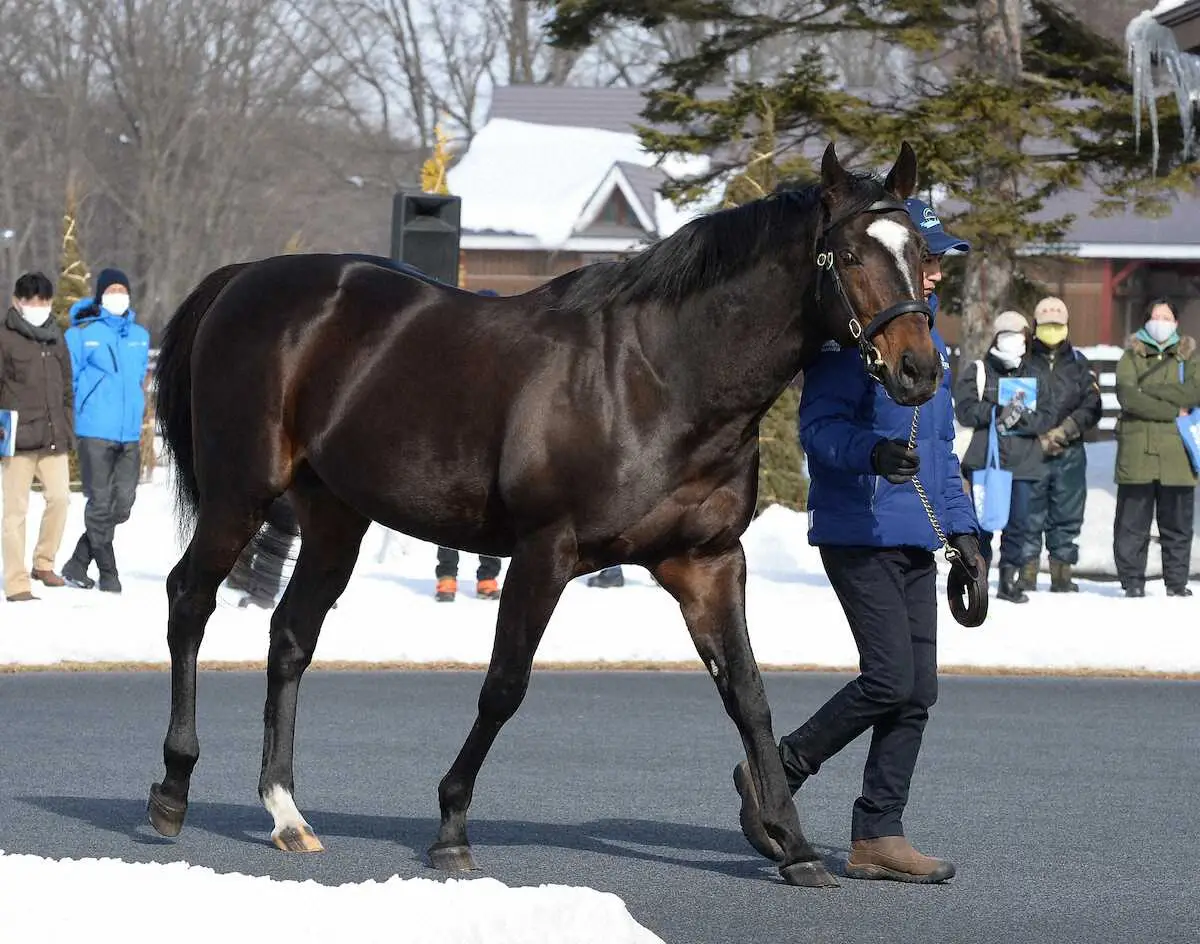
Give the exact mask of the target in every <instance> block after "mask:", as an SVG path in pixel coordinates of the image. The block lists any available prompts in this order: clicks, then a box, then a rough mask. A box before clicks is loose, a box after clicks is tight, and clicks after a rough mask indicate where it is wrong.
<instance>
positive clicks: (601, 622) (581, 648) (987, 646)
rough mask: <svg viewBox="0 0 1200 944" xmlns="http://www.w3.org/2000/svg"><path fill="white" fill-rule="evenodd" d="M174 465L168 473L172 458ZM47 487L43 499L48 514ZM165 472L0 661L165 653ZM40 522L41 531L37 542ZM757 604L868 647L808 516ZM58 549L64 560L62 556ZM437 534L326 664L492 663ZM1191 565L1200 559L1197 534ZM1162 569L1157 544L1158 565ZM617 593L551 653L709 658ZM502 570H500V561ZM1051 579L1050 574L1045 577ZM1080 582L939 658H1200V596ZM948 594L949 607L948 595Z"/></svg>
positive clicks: (755, 617) (396, 560) (1095, 509)
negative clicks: (442, 577) (95, 582)
mask: <svg viewBox="0 0 1200 944" xmlns="http://www.w3.org/2000/svg"><path fill="white" fill-rule="evenodd" d="M1114 449H1115V447H1114V446H1113V445H1112V444H1095V445H1090V446H1089V447H1088V452H1089V484H1090V490H1089V496H1088V507H1087V517H1086V521H1085V529H1084V534H1083V538H1082V540H1081V542H1080V543H1081V550H1082V559H1081V561H1080V569H1081V570H1083V571H1086V572H1088V573H1092V574H1097V575H1110V576H1111V575H1112V574H1113V562H1112V520H1113V513H1114V509H1115V488H1114V486H1113V485H1112V482H1111V480H1112V468H1113V459H1114ZM160 471H161V470H160ZM41 509H42V505H41V501H40V499H39V498H38V497H37V496H35V497H34V499H33V500H32V502H31V505H30V514H31V517H32V520H33V521H34V522H36V521H38V520H39V519H40V515H41ZM170 509H171V496H170V492H169V489H168V488H167V484H166V481H165V476H163V477H162V478H161V479H160V480H157V481H156V482H155V483H153V484H151V485H146V486H143V487H142V488H141V489H139V492H138V499H137V503H136V505H135V506H134V509H133V517H132V519H131V520H130V522H129V523H128V524H126V525H123V526H122V527H121V528H119V529H118V532H117V541H116V545H117V554H118V559H119V561H120V563H121V579H122V582H123V583H124V585H125V592H124V593H123V594H122V595H120V596H110V595H108V594H102V593H100V592H99V591H96V590H93V591H82V590H76V589H73V588H70V587H66V588H62V589H53V590H51V589H45V588H42V587H41V586H40V585H35V593H37V594H38V595H39V596H40V597H41V598H42V599H41V600H40V601H39V602H36V603H21V604H12V603H4V604H2V606H3V616H2V617H0V666H2V665H4V664H8V663H20V664H54V663H58V662H63V661H66V662H85V663H94V662H154V663H165V662H167V661H168V660H169V655H168V652H167V645H166V638H165V627H166V593H165V591H164V589H163V581H164V578H165V576H166V574H167V572H168V571H169V570H170V568H171V567H172V566H173V565H174V563H175V561H176V559H177V558H178V554H179V550H178V547H177V546H176V543H175V528H174V522H173V521H172V520H171V517H170ZM82 515H83V500H82V498H77V499H76V500H75V501H74V502H73V504H72V508H71V518H70V523H69V525H68V528H67V535H66V539H65V540H64V551H63V553H64V555H65V554H66V553H68V552H69V549H70V548H71V547H73V546H74V543H75V539H76V537H77V536H78V534H79V531H80V529H81V526H82ZM34 538H35V535H34V533H33V531H32V529H31V531H30V533H29V535H28V540H29V544H30V548H31V549H32V545H33V542H34ZM745 545H746V551H747V555H748V559H749V573H750V576H749V581H748V587H747V608H748V612H749V624H750V633H751V640H752V643H753V645H754V650H755V654H756V656H757V658H758V660H759V662H760V664H762V665H766V666H794V665H810V666H826V667H846V666H852V665H854V664H856V662H857V654H856V652H855V649H854V644H853V641H852V639H851V637H850V633H849V631H848V630H847V628H846V625H845V620H844V618H843V616H842V612H841V609H840V607H839V606H838V603H837V600H836V598H835V597H834V594H833V592H832V590H830V589H829V587H828V584H827V583H826V581H825V578H824V574H823V573H822V570H821V566H820V560H819V558H818V556H817V554H816V552H815V551H814V549H812V548H810V547H809V546H808V544H807V541H806V538H805V519H804V517H803V516H802V515H797V514H795V513H792V512H789V511H787V510H785V509H783V508H779V507H775V508H772V509H769V510H768V511H767V512H766V513H765V514H764V515H762V516H760V517H759V518H758V519H757V520H756V521H755V522H754V523H753V524H752V525H751V527H750V529H749V531H748V532H747V534H746V536H745ZM60 562H61V561H60ZM434 564H435V549H434V548H433V547H432V546H430V545H428V544H424V543H422V542H419V541H415V540H412V539H409V538H407V537H404V536H400V535H390V536H389V534H388V532H385V531H384V530H383V529H382V528H379V527H373V528H372V529H371V530H370V531H369V532H368V534H367V537H366V539H365V541H364V542H363V548H362V553H361V556H360V558H359V565H358V569H357V570H356V572H355V574H354V577H353V579H352V580H351V582H350V586H349V587H348V588H347V590H346V593H345V594H344V595H343V597H342V600H341V601H340V603H339V606H338V608H337V609H336V610H333V611H332V612H331V613H330V614H329V617H328V619H327V620H326V622H325V627H324V630H323V632H322V635H321V640H320V644H319V645H318V647H317V653H316V661H317V663H318V664H319V663H321V662H340V661H354V662H360V661H361V662H367V663H407V662H411V663H446V662H451V663H470V664H483V663H486V662H487V660H488V658H489V655H490V653H491V648H492V635H493V627H494V620H495V614H496V604H495V603H488V602H484V601H481V600H476V599H474V597H473V589H472V588H473V584H474V580H473V576H474V570H475V565H476V559H475V557H474V555H470V554H464V555H463V556H462V563H461V568H460V574H459V577H460V587H462V588H463V592H461V593H460V596H459V600H458V601H457V602H456V603H453V604H445V603H436V602H435V601H434V600H433V580H434V578H433V570H434ZM1192 569H1193V572H1194V573H1200V542H1198V543H1197V544H1195V545H1193V552H1192ZM1160 572H1161V569H1160V563H1159V554H1158V547H1157V543H1155V544H1154V545H1153V546H1152V549H1151V565H1150V573H1151V574H1152V575H1157V574H1159V573H1160ZM626 577H627V580H628V583H627V584H626V586H625V587H624V588H623V589H619V590H597V589H592V588H588V587H587V586H586V585H585V583H584V581H583V579H580V580H577V581H575V582H573V583H572V584H571V586H569V587H568V588H567V591H566V593H565V594H564V595H563V598H562V601H561V602H560V604H559V606H558V609H557V611H556V613H555V615H554V618H553V620H552V621H551V623H550V627H549V629H548V631H547V633H546V636H545V639H544V641H543V643H542V646H541V648H540V650H539V652H538V661H539V662H542V663H629V662H646V663H685V664H688V665H694V666H695V667H696V668H700V663H699V660H698V658H697V657H696V654H695V650H694V649H693V648H692V645H691V641H690V639H689V638H688V635H687V632H686V630H685V628H684V625H683V620H682V618H681V617H680V615H679V610H678V607H677V606H676V605H675V603H674V602H673V601H672V600H671V598H670V597H669V596H668V595H667V594H666V593H665V592H664V591H663V590H662V589H660V588H659V587H658V586H657V585H656V584H654V582H653V580H652V579H651V578H650V576H649V574H647V573H646V572H645V571H644V570H642V569H641V568H637V567H630V568H627V569H626ZM502 579H503V574H502ZM1042 580H1043V591H1044V589H1045V583H1046V578H1045V577H1043V578H1042ZM1082 585H1083V592H1082V593H1079V594H1071V595H1057V594H1056V595H1051V594H1049V593H1046V592H1040V593H1038V594H1036V595H1034V598H1033V601H1032V602H1031V603H1029V604H1027V605H1025V606H1014V605H1012V604H1007V603H1000V602H997V601H995V600H994V599H993V601H992V603H991V614H990V616H989V618H988V620H987V622H986V623H985V624H984V625H983V626H982V627H981V628H979V629H963V628H962V627H960V626H958V625H957V624H956V623H954V621H953V619H952V618H951V617H950V614H949V611H948V610H945V611H944V613H943V616H942V620H941V627H940V633H941V641H940V646H939V656H940V660H941V663H942V664H943V665H944V666H965V667H979V668H987V667H1010V668H1016V669H1029V670H1054V669H1059V670H1075V669H1095V670H1116V671H1124V670H1150V671H1167V672H1200V633H1198V632H1197V631H1196V626H1197V616H1198V615H1200V604H1198V603H1197V602H1196V598H1193V599H1178V598H1173V599H1168V598H1167V597H1165V595H1164V593H1163V587H1162V584H1161V583H1157V582H1155V583H1151V584H1150V586H1149V587H1148V589H1147V593H1148V597H1147V598H1146V599H1144V600H1126V599H1124V597H1123V596H1122V594H1121V590H1120V588H1119V586H1118V585H1117V584H1115V583H1113V582H1111V581H1108V582H1101V581H1091V580H1084V581H1083V582H1082ZM943 605H944V604H943ZM268 621H269V613H267V612H265V611H263V610H260V609H255V608H251V609H238V608H237V606H236V596H235V595H234V594H232V593H231V592H229V591H227V590H223V591H222V595H221V599H220V602H219V605H218V607H217V611H216V612H215V613H214V614H213V617H212V619H211V620H210V621H209V625H208V631H207V633H206V636H205V639H204V645H203V647H202V649H201V651H200V657H201V660H202V661H204V662H218V661H220V662H234V661H236V662H240V661H261V660H262V659H264V658H265V654H266V648H267V631H268Z"/></svg>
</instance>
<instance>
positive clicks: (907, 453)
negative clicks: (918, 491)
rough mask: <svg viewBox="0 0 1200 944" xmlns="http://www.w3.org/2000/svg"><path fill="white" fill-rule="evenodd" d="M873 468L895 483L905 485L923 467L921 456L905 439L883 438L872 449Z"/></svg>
mask: <svg viewBox="0 0 1200 944" xmlns="http://www.w3.org/2000/svg"><path fill="white" fill-rule="evenodd" d="M871 468H873V469H874V470H875V471H876V473H877V474H879V475H882V476H883V477H884V478H885V479H887V480H888V481H889V482H891V483H892V484H893V485H903V484H904V483H905V482H907V481H908V480H909V479H911V478H912V477H913V476H914V475H916V474H917V472H918V471H919V470H920V468H921V457H920V456H918V455H917V451H916V450H915V449H909V448H908V443H907V442H905V441H904V440H903V439H881V440H879V442H877V443H876V444H875V448H874V449H872V450H871Z"/></svg>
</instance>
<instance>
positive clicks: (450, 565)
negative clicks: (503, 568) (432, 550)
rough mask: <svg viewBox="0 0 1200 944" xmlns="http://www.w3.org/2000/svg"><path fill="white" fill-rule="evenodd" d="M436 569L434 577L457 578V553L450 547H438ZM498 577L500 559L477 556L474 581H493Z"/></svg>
mask: <svg viewBox="0 0 1200 944" xmlns="http://www.w3.org/2000/svg"><path fill="white" fill-rule="evenodd" d="M437 561H438V562H437V569H436V570H435V571H434V575H435V576H436V577H437V578H438V579H439V580H440V579H441V578H442V577H457V576H458V551H456V550H455V549H454V548H452V547H439V548H438V551H437ZM499 576H500V558H499V557H488V556H487V555H486V554H480V555H479V569H478V570H476V571H475V579H476V580H495V579H496V578H497V577H499Z"/></svg>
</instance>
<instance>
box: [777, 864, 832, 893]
mask: <svg viewBox="0 0 1200 944" xmlns="http://www.w3.org/2000/svg"><path fill="white" fill-rule="evenodd" d="M779 874H780V875H782V876H783V880H784V881H785V882H787V883H788V884H789V885H799V886H800V887H801V888H841V885H840V883H839V882H838V880H837V879H836V878H834V877H833V876H832V875H830V874H829V872H827V871H826V869H825V866H824V865H822V864H821V863H820V862H819V861H818V862H793V863H792V864H791V865H781V866H780V867H779Z"/></svg>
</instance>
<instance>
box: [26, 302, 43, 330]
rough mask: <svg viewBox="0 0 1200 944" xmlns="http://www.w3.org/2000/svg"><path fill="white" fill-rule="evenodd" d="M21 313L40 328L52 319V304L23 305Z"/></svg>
mask: <svg viewBox="0 0 1200 944" xmlns="http://www.w3.org/2000/svg"><path fill="white" fill-rule="evenodd" d="M21 315H22V317H24V319H25V320H26V321H28V322H29V323H30V324H31V325H33V326H34V327H35V328H40V327H41V326H42V325H44V324H45V323H46V322H47V321H49V320H50V306H49V305H46V306H45V307H42V306H41V305H22V306H21Z"/></svg>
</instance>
